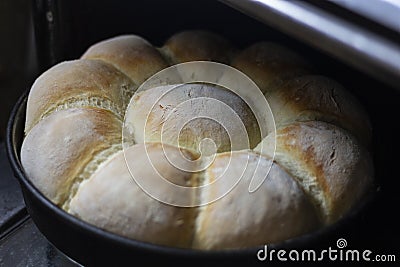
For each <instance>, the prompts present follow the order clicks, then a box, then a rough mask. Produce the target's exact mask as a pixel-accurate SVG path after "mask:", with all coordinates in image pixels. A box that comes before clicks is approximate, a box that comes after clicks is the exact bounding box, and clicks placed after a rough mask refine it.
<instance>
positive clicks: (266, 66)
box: [231, 42, 312, 93]
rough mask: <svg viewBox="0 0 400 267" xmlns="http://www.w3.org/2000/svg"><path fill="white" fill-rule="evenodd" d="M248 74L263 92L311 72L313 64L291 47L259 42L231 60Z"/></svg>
mask: <svg viewBox="0 0 400 267" xmlns="http://www.w3.org/2000/svg"><path fill="white" fill-rule="evenodd" d="M231 65H232V67H234V68H237V69H238V70H240V71H242V72H243V73H245V74H246V75H248V76H249V77H250V78H251V79H252V80H253V81H254V82H255V83H256V84H257V85H258V87H259V88H260V90H261V91H262V92H263V93H268V92H271V91H273V90H274V88H276V87H277V86H278V85H279V84H281V83H282V82H283V81H285V80H287V79H290V78H293V77H296V76H300V75H304V74H307V73H310V72H311V70H312V67H311V65H310V64H309V63H308V62H307V61H306V60H305V59H304V58H302V57H301V56H300V55H298V54H296V53H294V52H293V51H291V50H290V49H288V48H286V47H284V46H281V45H278V44H275V43H270V42H258V43H255V44H253V45H250V46H249V47H247V48H246V49H244V50H242V51H240V52H239V53H238V54H237V55H236V56H235V57H234V58H233V60H232V62H231Z"/></svg>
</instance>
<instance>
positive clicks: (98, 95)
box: [25, 59, 137, 133]
mask: <svg viewBox="0 0 400 267" xmlns="http://www.w3.org/2000/svg"><path fill="white" fill-rule="evenodd" d="M136 88H137V86H136V85H135V84H133V83H132V82H131V80H130V79H129V78H128V77H126V76H125V75H124V74H122V73H121V72H119V71H118V70H117V69H115V68H114V67H113V66H111V65H109V64H106V63H104V62H102V61H99V60H87V59H81V60H73V61H67V62H62V63H59V64H57V65H55V66H54V67H52V68H50V69H49V70H47V71H46V72H44V73H43V74H42V75H40V77H39V78H38V79H36V81H35V82H34V84H33V86H32V88H31V90H30V92H29V97H28V103H27V111H26V125H25V133H28V132H29V131H30V130H31V129H32V127H33V126H34V125H35V124H36V123H37V122H38V121H40V120H41V119H42V118H43V117H44V116H47V115H50V114H51V112H53V111H55V110H57V109H67V108H72V107H91V106H93V107H98V108H104V109H108V110H109V111H111V112H114V113H115V115H117V116H120V117H123V113H124V111H125V110H124V107H125V106H126V105H127V103H128V101H129V98H130V95H132V94H133V92H134V91H135V90H136Z"/></svg>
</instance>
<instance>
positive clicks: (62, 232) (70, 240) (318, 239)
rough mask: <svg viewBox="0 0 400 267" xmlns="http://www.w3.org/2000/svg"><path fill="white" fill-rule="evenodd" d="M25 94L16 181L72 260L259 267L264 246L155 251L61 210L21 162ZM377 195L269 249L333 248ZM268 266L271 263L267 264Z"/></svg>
mask: <svg viewBox="0 0 400 267" xmlns="http://www.w3.org/2000/svg"><path fill="white" fill-rule="evenodd" d="M27 94H28V92H26V93H25V94H24V95H22V96H21V97H20V99H19V100H18V102H17V103H16V104H15V107H14V109H13V111H12V113H11V116H10V120H9V124H8V128H7V153H8V157H9V160H10V162H11V166H12V168H13V171H14V174H15V177H16V178H17V179H18V181H19V183H20V185H21V188H22V192H23V196H24V200H25V204H26V207H27V210H28V213H29V215H30V216H31V218H32V219H33V221H34V223H35V224H36V225H37V227H38V228H39V230H40V231H41V232H42V233H43V234H44V235H45V237H46V238H47V239H48V240H49V241H50V242H51V243H52V244H53V245H55V246H56V247H57V248H58V249H59V250H60V251H62V252H63V253H65V254H66V255H67V256H68V257H70V258H72V259H73V260H75V261H77V262H79V263H81V264H83V265H89V266H91V265H93V266H100V265H101V266H103V265H107V266H110V265H115V264H117V265H118V264H123V263H129V264H131V263H132V264H133V263H135V262H137V261H140V262H146V263H149V262H153V261H156V262H159V261H162V262H165V263H174V264H177V263H190V264H192V265H193V264H198V263H202V264H207V265H210V264H212V263H223V262H224V263H238V262H243V263H246V265H249V264H250V265H251V264H252V263H253V264H256V263H260V261H258V259H257V252H258V251H259V250H260V249H263V246H260V247H253V248H248V249H241V250H229V251H210V252H206V251H198V250H189V249H177V248H171V247H164V246H158V245H153V244H149V243H145V242H141V241H137V240H132V239H128V238H124V237H121V236H119V235H116V234H113V233H110V232H107V231H105V230H102V229H100V228H97V227H95V226H93V225H90V224H88V223H86V222H84V221H82V220H80V219H78V218H76V217H74V216H72V215H70V214H68V213H66V212H65V211H63V210H62V209H60V208H59V207H57V206H56V205H54V204H53V203H52V202H51V201H49V200H48V199H47V198H46V197H45V196H44V195H43V194H42V193H41V192H40V191H38V189H37V188H36V187H35V186H34V185H33V184H32V183H31V182H30V180H29V178H28V177H27V176H26V174H25V173H24V170H23V168H22V165H21V162H20V153H19V152H20V147H21V143H22V141H23V129H24V123H25V109H26V101H27ZM373 196H374V194H370V195H369V198H368V199H367V200H366V201H363V202H362V203H360V205H359V206H358V207H356V208H355V209H354V210H353V212H351V213H349V214H348V215H347V216H345V217H344V218H343V219H341V220H340V221H338V222H337V223H335V224H333V225H331V226H329V227H326V228H324V229H321V230H318V231H316V232H313V233H310V234H307V235H304V236H300V237H297V238H293V239H290V240H287V241H285V242H282V243H279V244H269V245H268V249H280V248H284V249H289V248H297V249H301V248H303V249H311V248H316V249H317V248H322V247H324V246H325V248H327V247H328V246H332V245H335V244H336V243H335V242H336V239H337V238H339V237H341V234H342V233H348V232H349V231H351V230H350V229H351V228H352V227H354V224H357V223H358V221H357V218H360V216H362V214H363V212H364V211H365V210H366V207H368V205H367V204H369V203H371V202H372V200H373ZM269 264H270V265H271V264H273V262H270V263H269Z"/></svg>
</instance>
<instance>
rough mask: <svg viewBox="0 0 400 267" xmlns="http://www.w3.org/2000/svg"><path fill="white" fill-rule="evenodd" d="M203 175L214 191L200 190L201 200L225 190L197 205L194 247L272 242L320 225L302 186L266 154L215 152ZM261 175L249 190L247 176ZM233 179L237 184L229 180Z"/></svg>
mask: <svg viewBox="0 0 400 267" xmlns="http://www.w3.org/2000/svg"><path fill="white" fill-rule="evenodd" d="M270 167H271V170H270V171H269V168H270ZM268 171H269V172H268ZM265 176H266V177H265ZM206 177H208V181H207V182H208V183H217V184H218V185H217V186H215V187H214V188H213V190H202V192H201V195H202V198H203V201H204V203H207V202H209V201H211V200H212V199H215V198H216V196H218V195H222V194H223V193H224V192H229V193H228V194H227V195H225V196H224V197H222V198H220V199H219V200H217V201H215V202H213V203H211V204H208V205H205V206H204V207H202V208H200V212H199V215H198V217H197V220H196V225H197V227H196V234H195V240H194V244H193V246H194V247H195V248H200V249H208V250H210V249H213V250H215V249H226V248H243V247H249V246H250V247H251V246H258V245H263V244H270V243H277V242H280V241H283V240H286V239H287V238H291V237H296V236H298V235H301V234H305V233H307V232H309V231H312V230H314V229H316V228H317V227H318V226H319V221H318V217H317V215H316V213H315V210H314V209H313V207H312V205H311V204H310V202H309V201H308V199H307V197H306V196H305V195H304V193H303V191H302V189H301V188H300V187H299V186H298V185H297V183H296V182H295V181H294V180H293V179H292V177H291V176H290V175H288V174H287V173H286V172H285V171H284V170H283V169H281V168H280V167H279V166H278V165H276V164H272V161H271V160H269V159H268V158H266V157H261V156H259V155H257V154H255V153H252V152H247V151H236V152H233V153H223V154H219V155H218V156H217V157H216V159H215V161H214V162H213V164H212V165H211V166H210V167H209V168H208V169H207V170H206ZM264 177H265V180H264V182H263V183H262V184H261V186H260V187H259V188H258V189H257V190H256V191H255V192H251V193H250V192H249V184H250V181H251V180H252V179H263V178H264ZM232 180H238V183H237V184H233V182H232ZM230 188H232V189H231V191H229V189H230ZM294 222H295V223H294Z"/></svg>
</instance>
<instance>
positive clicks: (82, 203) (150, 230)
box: [69, 144, 196, 247]
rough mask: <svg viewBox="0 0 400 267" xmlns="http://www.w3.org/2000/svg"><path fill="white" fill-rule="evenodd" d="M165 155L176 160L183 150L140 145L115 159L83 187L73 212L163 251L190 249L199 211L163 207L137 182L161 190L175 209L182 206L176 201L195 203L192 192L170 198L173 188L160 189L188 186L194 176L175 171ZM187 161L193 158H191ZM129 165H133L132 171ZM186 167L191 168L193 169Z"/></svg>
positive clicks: (98, 224) (76, 199)
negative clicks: (165, 248)
mask: <svg viewBox="0 0 400 267" xmlns="http://www.w3.org/2000/svg"><path fill="white" fill-rule="evenodd" d="M164 149H165V150H168V152H167V153H168V154H174V155H175V156H177V155H176V154H178V155H179V153H180V151H179V149H178V148H176V147H172V146H168V145H163V146H161V144H146V145H144V144H139V145H135V146H132V147H130V148H129V149H127V150H126V152H125V154H124V153H123V152H122V151H121V152H119V153H117V154H115V155H114V156H113V157H111V158H110V159H109V160H108V161H107V162H105V163H104V164H103V165H102V166H101V168H99V169H98V171H97V172H95V173H94V174H93V175H92V177H91V178H90V179H89V180H85V181H84V182H83V183H82V184H81V186H80V187H79V190H78V192H77V194H76V196H75V197H74V198H73V199H72V201H71V205H70V209H69V212H71V213H72V214H74V215H76V216H78V217H79V218H82V219H84V220H85V221H88V222H89V223H92V224H94V225H97V226H99V227H102V228H104V229H107V230H109V231H112V232H115V233H118V234H121V235H123V236H127V237H130V238H135V239H138V240H142V241H147V242H150V243H156V244H161V245H169V246H176V247H190V244H191V240H192V233H193V228H194V225H193V224H194V216H195V212H196V210H195V209H193V208H184V207H176V206H173V205H169V204H165V203H162V202H160V201H158V200H157V199H155V198H153V197H151V196H150V195H148V193H147V192H145V191H144V190H143V189H142V188H141V187H140V185H139V184H138V183H137V181H135V179H134V177H136V179H140V178H145V179H146V181H145V182H149V183H152V184H151V185H148V186H152V188H155V187H156V189H157V190H159V194H162V195H167V196H168V197H169V198H170V201H171V202H172V203H173V202H175V201H177V202H179V199H174V198H183V199H189V200H190V199H192V198H194V193H193V191H187V193H186V192H185V194H180V195H176V194H171V192H170V191H169V190H168V187H166V186H163V185H162V184H161V183H160V179H163V178H165V179H168V180H169V181H170V182H173V183H176V184H178V185H181V186H184V185H187V184H188V183H187V181H190V179H191V175H192V173H190V172H184V171H181V170H179V169H177V168H175V167H174V166H173V165H171V163H169V161H168V159H167V158H166V157H165V154H164ZM186 155H188V156H190V155H191V154H190V153H189V152H187V154H186ZM192 158H193V157H192ZM125 160H127V161H130V162H132V168H131V170H129V169H128V167H127V165H126V162H125ZM186 167H187V168H190V165H187V166H186ZM132 173H133V176H132V175H131V174H132ZM160 174H163V175H162V177H161V176H160ZM121 196H123V197H121Z"/></svg>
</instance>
